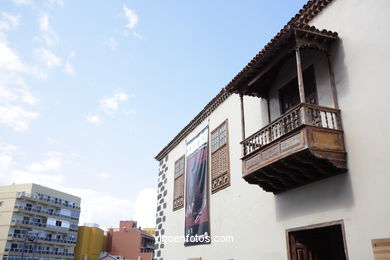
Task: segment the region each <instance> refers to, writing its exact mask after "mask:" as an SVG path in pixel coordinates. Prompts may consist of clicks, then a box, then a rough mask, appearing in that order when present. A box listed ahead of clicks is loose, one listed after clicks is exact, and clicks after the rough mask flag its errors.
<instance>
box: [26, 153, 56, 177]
mask: <svg viewBox="0 0 390 260" xmlns="http://www.w3.org/2000/svg"><path fill="white" fill-rule="evenodd" d="M61 156H62V155H61V153H58V152H49V153H47V154H46V159H45V160H43V161H42V162H35V163H32V164H30V165H29V166H27V167H26V169H27V170H29V171H32V172H43V171H53V170H59V169H60V168H61V166H62V160H61Z"/></svg>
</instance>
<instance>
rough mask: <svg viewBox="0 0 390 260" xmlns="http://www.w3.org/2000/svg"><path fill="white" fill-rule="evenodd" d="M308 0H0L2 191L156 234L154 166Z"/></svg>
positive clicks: (101, 221)
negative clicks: (70, 201) (54, 194)
mask: <svg viewBox="0 0 390 260" xmlns="http://www.w3.org/2000/svg"><path fill="white" fill-rule="evenodd" d="M305 2H306V1H304V0H296V1H288V0H275V1H265V0H263V1H260V0H257V1H255V0H241V1H222V0H216V1H205V0H200V1H177V0H167V1H148V0H142V1H141V0H132V1H123V0H122V1H114V0H112V1H107V0H106V1H75V0H73V1H71V0H40V1H38V0H0V184H11V183H13V182H14V183H26V182H36V183H40V184H43V185H47V186H49V187H53V188H57V189H61V190H64V191H67V192H70V193H73V194H75V195H79V196H81V197H82V200H83V202H82V207H83V210H82V211H83V212H82V219H81V224H83V222H96V223H98V224H100V225H101V226H102V227H110V226H113V227H115V226H116V225H117V224H118V221H119V220H120V219H131V218H137V220H138V221H139V222H140V224H141V225H142V226H154V210H155V207H156V202H155V194H156V191H155V187H156V184H157V183H156V182H157V173H158V172H157V171H158V164H157V162H156V161H155V160H154V159H153V157H154V156H155V155H156V154H157V153H158V152H159V151H160V150H161V149H162V148H163V147H164V146H165V145H166V144H167V143H168V142H169V141H170V140H171V139H172V138H173V137H174V136H175V135H176V134H177V133H178V132H179V131H180V130H181V129H182V128H183V127H184V126H185V125H186V124H187V123H188V122H189V121H190V120H191V119H192V118H193V117H194V116H195V115H196V114H197V113H198V112H199V111H200V110H201V109H202V108H203V106H204V105H205V104H207V103H208V101H209V100H210V99H211V98H213V97H214V96H215V95H216V94H217V93H218V92H219V90H220V89H221V88H222V87H224V86H225V85H226V84H227V83H228V82H229V81H230V80H231V79H232V78H233V77H234V76H235V75H236V74H237V72H239V71H240V70H241V69H242V68H243V67H244V66H245V65H246V64H247V62H248V61H249V60H250V59H251V58H252V57H253V56H254V55H256V53H257V52H258V51H259V50H260V49H261V48H262V47H263V46H264V45H265V44H266V43H267V42H268V41H269V40H270V39H271V38H272V37H273V36H274V35H275V34H276V33H277V32H278V31H279V30H280V29H281V27H282V26H284V25H285V24H286V23H287V21H288V20H289V19H290V18H291V17H292V16H293V15H294V14H295V13H296V12H297V11H298V10H299V9H300V8H301V7H302V6H303V4H304V3H305ZM112 212H115V214H113V213H112Z"/></svg>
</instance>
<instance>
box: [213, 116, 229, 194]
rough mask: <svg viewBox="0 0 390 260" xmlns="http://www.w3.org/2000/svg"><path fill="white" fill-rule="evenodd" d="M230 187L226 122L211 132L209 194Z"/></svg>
mask: <svg viewBox="0 0 390 260" xmlns="http://www.w3.org/2000/svg"><path fill="white" fill-rule="evenodd" d="M229 185H230V163H229V139H228V121H227V120H225V121H224V122H223V123H222V124H221V125H219V126H218V127H217V128H216V129H214V130H213V131H212V132H211V192H212V193H215V192H217V191H219V190H222V189H224V188H226V187H228V186H229Z"/></svg>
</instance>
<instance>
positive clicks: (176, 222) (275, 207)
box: [155, 0, 390, 260]
mask: <svg viewBox="0 0 390 260" xmlns="http://www.w3.org/2000/svg"><path fill="white" fill-rule="evenodd" d="M389 25H390V2H389V1H387V0H375V1H362V0H333V1H332V0H324V1H321V0H317V1H309V2H308V3H307V4H306V5H305V6H304V7H303V9H302V10H301V11H300V12H299V13H298V14H297V15H296V16H294V17H293V18H292V19H291V20H290V21H289V22H288V24H287V25H286V26H285V27H284V28H282V29H281V31H280V32H279V33H278V34H277V35H276V36H275V37H274V38H273V39H271V40H270V42H269V43H268V44H267V45H266V46H265V47H264V48H263V49H262V50H261V51H260V52H259V53H258V54H257V55H256V56H255V57H254V58H253V60H252V61H250V62H249V63H248V65H247V66H246V67H245V68H244V69H243V70H242V71H241V72H240V73H238V75H237V76H236V77H234V78H233V80H232V81H231V82H230V83H229V84H228V85H227V86H226V87H225V88H223V89H222V90H221V92H220V93H218V95H217V96H216V97H215V98H214V99H213V100H211V101H210V103H209V104H207V105H206V107H205V108H204V109H203V110H202V111H201V112H200V113H199V114H198V115H197V116H196V117H195V118H194V119H193V120H192V121H191V122H190V123H189V124H188V125H187V126H186V127H185V128H184V129H183V130H182V131H180V132H179V133H178V134H177V136H176V137H175V138H174V139H173V140H172V141H171V142H170V143H168V145H167V146H166V147H165V148H164V149H163V150H162V151H161V152H160V153H159V154H158V155H157V156H156V159H157V160H158V161H159V162H160V167H159V170H160V173H159V185H158V190H159V193H158V207H157V221H156V222H157V229H156V235H157V237H156V238H157V241H159V239H160V242H159V243H158V248H157V249H156V251H155V259H156V260H163V259H165V260H184V259H202V260H231V259H234V260H243V259H267V260H279V259H290V260H308V259H332V260H333V259H336V260H343V259H364V260H366V259H390V203H389V197H390V195H389V191H390V188H389V187H390V174H389V170H388V164H387V159H388V157H389V156H390V152H389V149H388V146H389V144H390V137H389V135H388V133H390V120H389V119H388V117H387V116H386V115H385V113H388V112H390V102H389V98H390V88H389V87H388V85H389V84H388V78H387V76H388V75H387V73H388V70H389V68H390V36H389V34H388V26H389ZM202 131H205V132H202ZM199 133H202V134H201V135H200V136H199ZM204 133H206V134H207V135H206V137H207V138H203V139H202V136H203V137H204V135H203V134H204ZM201 139H202V140H201ZM241 142H242V144H241ZM197 149H198V150H197ZM201 149H204V150H201ZM197 151H198V152H199V151H201V153H205V154H206V156H203V157H202V156H200V157H199V156H198V155H199V154H195V153H197ZM195 155H196V156H198V158H201V159H199V160H197V161H196V159H195V163H194V158H195V157H194V156H195ZM205 159H208V161H206V160H205ZM202 160H203V161H202ZM197 162H198V163H197ZM202 163H203V164H202ZM204 163H205V164H204ZM202 165H205V166H206V168H205V169H206V171H205V172H204V171H203V172H202ZM194 172H195V175H194ZM199 173H201V174H206V175H205V176H207V178H206V179H205V182H202V181H203V179H202V176H203V175H199ZM196 174H198V175H196ZM194 176H195V177H197V176H200V177H199V178H198V179H194V178H195V177H194ZM186 183H187V184H186ZM202 184H204V185H206V186H202ZM203 187H205V188H204V189H203ZM202 189H203V190H202ZM202 191H204V192H202ZM203 195H205V196H203ZM198 202H199V203H198ZM197 204H198V205H197ZM186 216H187V218H186ZM186 219H187V222H186V223H185V220H186ZM206 232H207V235H211V239H212V240H211V242H210V243H200V244H199V245H189V244H191V243H187V245H184V242H183V241H180V242H176V243H175V242H172V240H173V239H171V242H169V241H168V242H167V241H166V242H165V243H164V242H161V239H162V238H163V236H166V237H165V240H167V239H169V238H170V237H174V236H185V235H188V234H190V235H194V234H200V235H204V234H205V233H206ZM224 235H228V236H232V237H233V238H234V242H233V243H217V242H216V241H213V238H214V237H215V236H224ZM187 242H188V241H187ZM190 242H191V241H190ZM198 242H199V241H198ZM386 257H387V258H386Z"/></svg>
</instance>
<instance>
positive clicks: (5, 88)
mask: <svg viewBox="0 0 390 260" xmlns="http://www.w3.org/2000/svg"><path fill="white" fill-rule="evenodd" d="M0 57H1V58H0V124H3V125H6V126H9V127H11V128H12V129H14V130H15V131H18V132H22V131H25V130H27V129H28V127H29V124H30V122H31V121H32V120H33V119H35V118H37V117H38V116H39V114H38V113H37V112H35V111H32V110H31V106H33V105H35V104H36V103H38V101H39V100H38V98H36V97H35V96H34V95H33V94H32V93H31V92H30V91H29V89H28V86H27V85H26V83H25V82H24V80H23V78H22V75H23V74H31V75H34V76H36V77H37V78H45V77H46V75H45V74H44V73H43V72H42V71H41V70H40V69H38V68H36V67H32V66H29V65H27V64H25V63H24V62H23V61H22V60H21V58H20V57H19V56H18V54H17V53H16V52H15V51H14V50H13V49H11V48H10V47H9V46H8V44H7V42H6V40H5V39H0ZM26 106H29V107H26Z"/></svg>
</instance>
